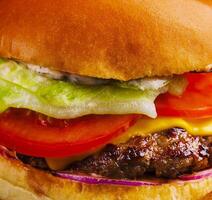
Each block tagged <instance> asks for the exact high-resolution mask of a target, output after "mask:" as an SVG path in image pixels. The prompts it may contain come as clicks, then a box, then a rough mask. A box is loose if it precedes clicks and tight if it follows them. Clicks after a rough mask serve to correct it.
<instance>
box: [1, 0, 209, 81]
mask: <svg viewBox="0 0 212 200" xmlns="http://www.w3.org/2000/svg"><path fill="white" fill-rule="evenodd" d="M0 7H1V8H3V9H0V56H2V57H9V58H14V59H17V60H20V61H23V62H26V63H32V64H37V65H42V66H46V67H49V68H52V69H56V70H61V71H66V72H70V73H76V74H80V75H88V76H93V77H100V78H114V79H121V80H129V79H135V78H140V77H143V76H156V75H157V76H161V75H169V74H181V73H184V72H188V71H193V70H196V71H199V70H205V69H206V67H207V65H209V64H211V63H212V3H211V0H186V1H185V0H160V1H158V0H142V1H138V0H86V1H85V0H77V1H76V0H45V1H44V0H18V1H17V0H1V1H0Z"/></svg>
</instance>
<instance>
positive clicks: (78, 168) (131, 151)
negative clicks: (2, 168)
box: [19, 128, 212, 179]
mask: <svg viewBox="0 0 212 200" xmlns="http://www.w3.org/2000/svg"><path fill="white" fill-rule="evenodd" d="M19 158H20V159H21V160H22V161H23V162H25V163H28V164H31V165H32V166H34V167H38V168H42V169H47V168H48V166H47V165H46V163H45V160H44V159H39V158H33V157H27V156H23V155H19ZM211 166H212V137H198V136H191V135H190V134H188V133H187V132H186V130H184V129H181V128H171V129H168V130H164V131H161V132H158V133H154V134H151V135H149V136H147V137H142V136H135V137H132V138H130V139H129V140H128V141H127V142H126V143H122V144H118V145H114V144H108V145H107V146H106V147H104V148H103V149H102V150H101V151H100V152H99V153H97V154H94V155H91V156H89V157H87V158H85V159H83V160H81V161H77V162H74V163H72V164H71V165H70V166H69V167H68V168H67V170H68V171H70V172H72V173H85V174H98V175H101V176H105V177H109V178H128V179H139V178H141V177H142V176H144V175H146V174H151V175H153V176H156V177H165V178H176V177H177V176H179V175H181V174H183V173H189V172H193V171H199V170H202V169H206V168H209V167H211Z"/></svg>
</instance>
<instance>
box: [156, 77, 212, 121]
mask: <svg viewBox="0 0 212 200" xmlns="http://www.w3.org/2000/svg"><path fill="white" fill-rule="evenodd" d="M185 77H186V78H187V79H188V82H189V85H188V87H187V89H186V91H185V92H184V93H183V94H182V95H181V96H173V95H171V94H168V93H166V94H162V95H160V96H159V97H158V98H157V100H156V108H157V112H158V115H159V116H177V117H185V118H209V117H212V73H187V74H185Z"/></svg>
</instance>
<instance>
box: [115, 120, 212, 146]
mask: <svg viewBox="0 0 212 200" xmlns="http://www.w3.org/2000/svg"><path fill="white" fill-rule="evenodd" d="M173 127H179V128H184V129H186V130H187V131H188V133H189V134H191V135H196V136H210V135H212V118H210V119H198V120H189V119H182V118H170V117H158V118H156V119H150V118H145V119H140V120H138V122H137V123H136V124H135V125H134V126H133V127H131V128H130V129H128V131H127V132H126V133H125V134H123V135H122V136H121V137H119V138H117V139H116V140H115V141H114V143H115V144H118V143H122V142H126V141H127V140H128V139H129V138H130V137H132V136H136V135H140V136H147V135H149V134H151V133H155V132H158V131H162V130H166V129H169V128H173Z"/></svg>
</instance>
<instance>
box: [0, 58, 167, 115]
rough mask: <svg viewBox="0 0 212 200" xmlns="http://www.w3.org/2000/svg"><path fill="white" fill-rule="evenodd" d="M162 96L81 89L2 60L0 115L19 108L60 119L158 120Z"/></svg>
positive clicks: (112, 88)
mask: <svg viewBox="0 0 212 200" xmlns="http://www.w3.org/2000/svg"><path fill="white" fill-rule="evenodd" d="M162 90H164V89H162ZM160 93H161V90H160V89H157V90H154V89H148V90H137V89H136V90H135V89H133V88H125V87H121V86H119V85H116V84H114V85H97V86H85V85H77V84H74V83H70V82H65V81H60V80H53V79H51V78H48V77H45V76H42V75H40V74H38V73H36V72H32V71H30V70H29V69H27V68H26V66H25V65H24V64H21V63H17V62H15V61H11V60H3V59H1V60H0V112H3V111H5V110H6V109H8V108H10V107H15V108H27V109H30V110H34V111H36V112H40V113H43V114H45V115H47V116H50V117H54V118H59V119H67V118H76V117H80V116H83V115H88V114H130V113H138V114H144V115H147V116H149V117H153V118H154V117H156V109H155V105H154V100H155V98H156V97H157V96H158V95H159V94H160Z"/></svg>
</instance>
